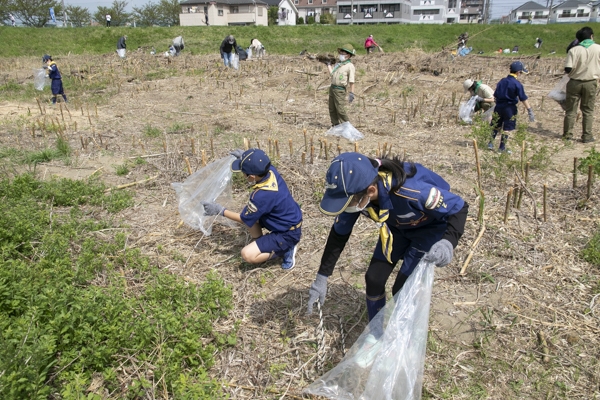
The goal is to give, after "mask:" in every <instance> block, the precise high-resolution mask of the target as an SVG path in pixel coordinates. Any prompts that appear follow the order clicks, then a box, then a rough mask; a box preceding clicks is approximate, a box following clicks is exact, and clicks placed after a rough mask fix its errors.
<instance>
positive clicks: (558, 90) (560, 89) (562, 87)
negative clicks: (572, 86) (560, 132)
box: [548, 74, 569, 110]
mask: <svg viewBox="0 0 600 400" xmlns="http://www.w3.org/2000/svg"><path fill="white" fill-rule="evenodd" d="M567 83H569V75H567V74H565V75H563V77H562V78H561V80H560V81H558V83H557V84H556V86H554V88H553V89H552V90H551V91H550V93H548V97H550V98H551V99H552V100H555V101H556V102H557V103H558V104H560V106H561V107H562V109H563V110H564V109H565V102H566V100H567Z"/></svg>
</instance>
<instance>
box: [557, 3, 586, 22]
mask: <svg viewBox="0 0 600 400" xmlns="http://www.w3.org/2000/svg"><path fill="white" fill-rule="evenodd" d="M591 4H592V3H590V2H588V1H582V0H567V1H565V2H564V3H561V4H558V5H556V6H554V7H552V12H551V13H550V21H549V22H551V23H575V22H589V21H590V17H591V12H592V8H593V6H592V5H591Z"/></svg>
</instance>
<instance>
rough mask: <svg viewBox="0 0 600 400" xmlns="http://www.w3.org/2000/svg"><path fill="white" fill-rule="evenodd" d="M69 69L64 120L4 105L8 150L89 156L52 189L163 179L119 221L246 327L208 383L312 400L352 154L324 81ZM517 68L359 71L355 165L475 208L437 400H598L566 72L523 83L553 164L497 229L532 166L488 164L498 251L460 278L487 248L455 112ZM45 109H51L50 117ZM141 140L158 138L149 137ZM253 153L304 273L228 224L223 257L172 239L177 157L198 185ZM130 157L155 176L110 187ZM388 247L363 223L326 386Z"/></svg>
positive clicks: (586, 234)
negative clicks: (93, 178) (363, 160)
mask: <svg viewBox="0 0 600 400" xmlns="http://www.w3.org/2000/svg"><path fill="white" fill-rule="evenodd" d="M56 61H57V62H58V64H59V67H60V68H61V69H62V71H63V75H64V76H65V77H66V79H65V80H66V82H67V87H68V88H70V89H71V90H70V93H69V91H68V92H67V94H69V95H70V103H69V111H67V109H66V108H65V109H63V110H62V112H61V109H60V108H51V107H50V106H49V105H47V104H46V105H45V114H44V115H42V114H41V113H40V111H39V110H38V106H37V104H36V101H35V99H33V98H31V99H28V100H24V101H3V102H2V103H0V113H1V114H2V117H3V119H2V124H1V126H0V132H1V133H2V135H1V137H0V146H2V147H5V148H6V147H17V148H21V149H42V148H44V147H47V146H48V145H49V144H50V143H52V140H54V137H53V136H52V134H51V133H49V131H48V130H47V129H44V126H47V125H48V124H50V121H52V120H54V121H57V120H58V121H60V124H61V125H62V129H63V130H64V132H65V135H66V137H67V138H68V140H69V142H70V144H71V146H72V148H73V149H77V150H76V152H75V154H74V155H73V156H72V160H71V161H72V162H71V165H70V167H65V166H64V165H63V164H62V163H59V162H53V163H48V164H43V165H39V166H38V167H37V171H38V173H40V174H41V176H46V177H47V176H49V175H52V174H57V175H61V176H68V177H74V178H78V177H84V176H88V175H90V174H92V173H94V172H95V173H97V174H102V176H103V179H104V180H106V181H107V182H108V183H110V184H114V185H120V184H126V183H130V182H135V181H141V180H143V179H146V178H148V177H151V176H155V175H158V178H157V179H155V180H152V181H150V182H148V183H146V184H144V185H142V186H139V187H137V188H136V189H135V190H136V205H135V207H134V208H132V209H129V210H126V211H125V212H123V213H122V215H121V217H122V219H123V221H124V223H126V224H127V225H128V226H129V234H130V236H129V239H128V243H129V244H130V245H135V246H138V247H140V248H141V249H142V250H143V251H144V252H145V253H146V254H149V255H151V256H152V257H153V259H154V261H155V262H156V263H157V264H158V265H160V266H161V267H163V268H165V269H168V270H170V271H172V272H173V273H175V274H180V275H182V276H184V277H186V278H187V279H189V280H190V281H201V280H202V279H203V278H204V276H205V275H206V273H207V272H208V271H210V270H213V269H216V270H218V271H219V273H220V274H221V275H222V276H223V277H224V279H225V280H226V281H227V282H228V283H229V284H230V285H231V286H232V287H233V289H234V293H235V294H234V296H235V308H234V311H233V313H232V314H231V316H230V318H229V319H227V320H223V321H220V322H219V326H217V327H216V328H217V330H219V329H223V330H228V329H229V328H231V327H233V326H234V325H235V324H239V335H238V338H239V340H238V343H237V345H236V346H234V347H232V348H230V349H228V350H227V351H225V352H223V353H220V354H217V355H216V357H217V360H218V362H217V364H216V365H215V367H214V368H213V369H212V371H211V373H212V374H213V375H214V376H215V377H217V378H218V379H219V380H220V381H222V382H223V385H224V388H225V390H226V392H227V393H229V394H230V396H231V397H232V398H236V399H257V398H262V399H275V398H302V394H301V391H302V388H303V387H304V386H306V385H307V384H308V383H310V382H312V381H313V380H314V379H315V378H316V377H317V376H319V375H320V374H319V371H317V370H316V369H315V362H316V355H317V352H316V349H317V342H316V335H315V327H316V325H317V322H318V318H317V317H316V316H311V317H307V316H305V315H304V310H305V307H306V300H307V297H308V287H309V285H310V284H311V282H312V280H313V279H314V275H315V273H316V271H317V268H318V265H319V260H320V256H321V252H322V249H323V247H324V243H325V240H326V237H327V233H328V231H329V229H330V226H331V223H332V221H331V219H330V218H328V217H325V216H323V215H322V214H320V213H319V211H318V207H317V205H318V201H319V199H320V196H321V193H322V184H323V177H324V174H325V170H326V168H327V164H328V160H330V159H331V158H332V157H333V156H334V155H335V154H337V153H338V151H350V150H354V145H353V144H350V143H347V142H345V141H343V140H342V141H338V140H337V139H335V138H330V137H325V136H324V132H325V131H326V130H327V128H328V127H329V116H328V112H327V91H326V90H327V85H328V76H327V73H326V72H325V71H326V67H324V66H323V64H320V63H317V62H315V61H311V60H310V59H305V58H302V57H300V56H298V57H286V56H277V57H273V56H271V57H269V58H267V59H265V60H264V61H249V62H246V63H243V64H242V70H241V71H239V72H236V71H232V70H227V69H224V68H223V67H222V66H221V65H220V60H219V59H218V58H217V57H216V56H198V57H195V56H188V55H185V53H184V55H183V56H181V57H179V58H177V59H175V60H173V61H172V62H167V61H166V60H165V59H163V58H159V57H151V56H148V55H145V54H141V53H135V52H134V53H130V56H129V59H128V60H127V61H125V62H121V61H119V60H117V59H116V56H115V57H113V56H112V55H107V56H103V57H94V56H86V57H85V58H84V57H79V56H77V57H75V56H73V57H67V58H65V59H62V60H56ZM509 63H510V60H509V59H508V58H505V57H502V58H498V59H495V58H482V57H477V56H472V57H468V58H464V59H456V60H453V59H452V58H451V57H450V55H449V54H447V53H440V54H426V53H423V52H421V51H419V50H413V51H410V52H407V53H402V54H385V55H382V54H375V55H371V56H370V57H362V56H359V57H357V59H356V60H355V65H356V68H357V84H356V90H355V92H356V94H357V99H356V101H355V102H354V103H353V104H352V106H351V107H350V114H351V120H352V122H353V124H354V125H355V126H356V127H357V128H358V129H359V130H360V131H361V132H363V133H364V134H365V137H366V138H365V140H363V141H361V142H359V143H358V149H359V151H361V152H364V153H366V154H369V155H372V156H374V155H376V154H378V153H379V154H381V152H382V151H384V149H385V150H386V151H389V150H390V147H391V152H392V153H394V154H400V155H406V156H407V157H408V158H409V159H411V160H414V161H417V162H419V163H422V164H424V165H425V166H427V167H429V168H431V169H433V170H434V171H436V172H438V173H440V174H441V175H442V176H443V177H445V178H446V179H447V180H448V181H449V182H450V183H451V185H452V187H453V191H455V192H456V193H458V194H460V195H461V196H463V197H464V198H465V199H466V200H467V201H468V202H469V204H470V205H471V212H470V218H469V221H468V223H467V230H466V232H465V235H464V237H463V239H462V240H461V242H460V244H459V247H458V248H457V250H456V253H455V259H454V262H453V263H452V264H451V265H450V266H448V267H447V268H444V269H438V270H437V271H436V279H435V283H434V289H433V299H432V310H431V316H430V335H429V342H428V351H427V359H426V362H425V373H426V375H425V380H424V390H423V392H424V397H425V398H435V399H441V398H446V399H450V398H451V399H474V398H482V399H483V398H494V399H497V398H510V399H517V398H536V399H537V398H544V399H553V398H569V399H591V398H600V386H599V385H600V380H599V377H600V366H599V362H598V360H599V359H600V351H599V348H600V339H599V337H600V336H599V334H600V328H599V318H600V310H599V309H598V306H597V304H598V302H600V301H599V299H598V297H597V295H598V294H599V293H600V272H599V270H598V266H593V265H589V264H588V263H586V262H584V261H583V260H582V259H581V258H580V256H579V252H580V250H581V249H582V247H583V246H584V245H585V243H586V241H587V240H588V239H589V238H590V237H591V235H592V233H593V232H595V231H597V230H598V228H599V223H598V221H599V207H598V190H597V189H596V190H595V191H594V192H593V195H592V197H591V198H590V199H588V200H587V201H584V200H585V197H586V196H585V184H586V182H585V177H579V184H578V186H577V187H576V188H574V189H573V187H572V175H571V171H572V160H573V157H581V156H584V153H583V151H584V150H585V149H586V148H587V147H586V145H583V144H581V143H574V144H563V143H562V142H561V141H560V139H559V136H560V133H561V129H562V128H561V127H562V111H561V109H560V107H559V106H558V105H557V104H555V103H553V102H551V101H549V100H548V99H545V100H543V96H545V95H546V94H547V92H548V91H549V90H550V89H551V88H552V86H553V85H554V83H555V82H557V81H558V79H559V78H560V70H561V68H562V67H561V64H562V61H561V60H556V59H540V60H535V59H529V60H527V63H528V64H529V66H530V69H531V71H532V73H531V74H530V75H529V76H526V77H524V79H523V82H524V85H525V89H526V92H527V93H528V95H529V96H530V98H531V100H532V104H533V105H534V110H535V112H536V117H537V119H538V121H540V122H538V123H536V124H532V125H530V127H529V133H530V134H531V138H530V141H529V142H528V143H527V146H530V148H531V152H534V151H535V149H537V148H539V146H542V145H545V146H549V147H555V148H556V149H555V150H556V152H555V153H554V154H553V155H552V157H551V158H549V159H548V160H547V161H548V163H549V165H548V167H547V168H544V169H532V170H530V171H529V176H528V183H527V192H525V193H524V195H523V197H522V201H521V204H520V208H516V207H511V208H510V215H509V217H508V220H507V222H506V223H504V211H505V205H506V193H507V192H508V190H509V188H510V187H512V186H513V185H514V179H513V175H514V172H513V170H512V169H511V167H510V166H509V160H510V159H512V160H513V161H514V160H518V159H519V154H518V153H519V151H518V149H517V150H516V151H515V154H514V155H513V156H511V157H510V158H509V159H508V160H504V159H497V158H494V157H495V156H493V155H491V154H490V153H482V152H481V151H480V152H481V153H482V163H483V165H482V167H483V178H482V179H483V181H482V189H483V191H484V193H485V198H486V202H485V213H484V218H485V223H486V231H485V233H484V235H483V238H482V240H481V242H480V243H479V245H478V246H477V248H476V249H475V250H474V255H473V258H472V260H471V261H470V264H469V266H468V269H467V271H466V274H465V275H460V274H459V270H460V268H461V267H462V265H463V262H464V261H465V259H466V257H467V254H468V253H469V251H470V250H471V244H472V243H473V241H474V240H475V238H476V237H477V235H478V233H479V228H480V226H479V223H478V221H477V209H478V199H477V198H476V195H475V191H474V187H475V186H476V185H477V173H476V168H475V157H474V154H473V147H472V142H471V140H470V139H469V138H468V137H467V136H468V134H469V132H470V127H468V126H463V125H461V124H459V123H458V122H457V121H456V115H457V110H458V104H459V102H460V101H461V100H463V101H464V100H465V96H464V94H463V92H462V85H461V83H462V81H463V80H464V79H466V78H479V79H483V81H484V82H485V83H489V84H491V85H492V86H494V85H495V83H496V82H497V81H498V80H499V79H500V78H502V77H504V76H505V75H506V74H507V68H508V65H509ZM36 67H37V65H36V64H35V62H34V60H30V59H23V58H21V59H10V60H9V59H4V60H1V61H0V69H1V70H2V71H4V72H5V73H6V74H7V78H6V79H8V80H11V79H15V80H16V81H17V82H27V81H31V79H30V78H31V72H30V71H31V69H32V68H36ZM44 95H45V97H44V96H42V97H41V100H47V96H48V93H47V92H45V93H44ZM43 107H44V106H42V111H41V112H42V113H43V112H44V109H43ZM32 126H34V130H33V132H32V129H31V128H32ZM148 126H150V127H154V128H157V129H159V130H160V135H159V136H158V137H154V138H153V137H149V136H148V135H147V134H145V133H144V132H145V127H148ZM174 127H176V128H177V129H174ZM244 138H247V139H248V140H249V141H250V143H251V144H252V145H253V146H255V145H257V143H258V144H260V146H261V147H262V148H263V149H266V150H267V151H270V153H271V154H272V155H273V158H274V162H275V163H276V165H277V167H278V168H279V170H280V172H281V173H282V175H283V176H284V177H285V178H286V180H287V182H288V185H289V186H290V189H291V190H292V192H293V195H294V197H295V198H296V200H297V201H298V202H299V203H300V204H301V206H302V210H303V212H304V225H303V239H302V241H301V243H300V247H299V253H298V263H297V266H296V268H295V269H294V270H293V271H291V272H283V271H282V270H281V269H280V267H279V263H278V262H277V261H273V262H269V263H266V264H265V265H260V266H258V267H257V266H251V265H247V264H244V263H243V262H242V261H241V258H240V255H239V250H240V249H241V247H242V246H243V245H244V244H246V243H248V242H249V240H250V238H249V236H248V235H247V234H246V233H245V230H244V229H242V228H240V227H229V226H225V225H220V224H217V225H215V227H214V228H213V235H212V236H210V237H204V236H203V235H202V234H201V233H199V232H195V231H192V230H190V229H188V228H186V227H178V226H179V216H178V211H177V204H176V199H175V196H174V192H173V191H172V190H171V188H170V186H169V185H170V183H171V182H176V181H182V180H183V179H185V177H186V176H187V174H188V172H187V166H186V162H185V158H184V157H187V158H188V160H189V161H190V166H191V168H192V169H196V168H198V167H200V166H201V165H202V163H203V161H210V160H212V159H214V158H219V157H222V156H225V155H226V154H227V152H228V151H229V150H231V149H234V148H239V147H242V146H243V143H244ZM275 141H277V147H276V145H275ZM290 141H291V143H292V150H291V152H290V145H289V144H290ZM192 143H193V145H192ZM269 144H270V145H269ZM311 144H312V146H313V148H314V153H313V156H312V162H311ZM269 148H271V150H269ZM276 148H278V149H279V156H277V150H276ZM325 149H327V150H325ZM136 156H147V157H145V158H144V159H145V160H146V161H147V164H143V165H138V166H136V167H133V168H130V170H131V172H130V173H129V174H128V175H126V176H117V175H116V173H114V170H113V169H112V168H109V166H111V165H115V164H123V162H124V161H126V160H133V159H135V157H136ZM303 158H304V159H305V161H306V162H303V161H302V160H303ZM102 167H104V168H102ZM2 168H3V172H4V173H5V174H12V173H14V172H15V169H14V168H13V167H12V166H10V167H9V166H7V165H6V164H5V165H4V166H3V167H2ZM100 168H102V169H100ZM499 170H502V171H503V172H502V171H501V172H502V174H499V172H498V171H499ZM544 184H546V185H547V187H548V213H547V218H546V221H544V220H543V216H542V214H541V210H542V191H543V185H544ZM246 196H247V194H246V191H245V188H244V187H243V186H241V185H235V186H234V202H235V204H233V205H230V208H234V209H235V208H236V207H237V208H238V209H241V207H242V205H243V203H244V202H245V200H246ZM534 210H537V217H534ZM376 240H377V232H376V228H375V227H374V226H373V224H372V223H370V222H369V221H367V220H366V219H361V220H360V222H359V223H358V224H357V226H356V227H355V230H354V234H353V236H352V238H351V240H350V243H349V244H348V246H347V247H346V250H345V252H344V253H343V255H342V257H341V259H340V261H339V263H338V266H337V268H336V270H335V273H334V275H333V276H332V277H331V279H330V280H329V281H330V286H329V293H328V296H327V300H326V303H325V306H324V310H323V311H324V323H325V324H324V326H325V344H326V346H325V368H326V369H329V368H331V367H332V366H333V365H335V364H336V363H337V362H338V361H339V360H340V359H341V358H342V357H343V352H342V343H341V341H342V332H344V336H345V342H346V346H347V347H348V348H349V347H350V346H351V345H352V343H353V342H354V340H355V339H356V338H357V336H358V335H359V334H360V332H361V331H362V329H363V327H364V325H365V323H366V315H365V309H364V304H363V303H364V300H363V299H364V278H363V274H364V272H365V270H366V266H367V264H368V260H369V258H370V255H371V251H372V248H373V246H374V244H375V242H376ZM594 300H595V301H594ZM155 396H156V398H161V394H159V393H156V394H155Z"/></svg>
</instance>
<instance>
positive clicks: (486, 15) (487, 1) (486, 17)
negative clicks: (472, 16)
mask: <svg viewBox="0 0 600 400" xmlns="http://www.w3.org/2000/svg"><path fill="white" fill-rule="evenodd" d="M490 3H491V0H484V1H483V10H482V11H483V23H484V24H487V23H489V19H490V18H489V17H490Z"/></svg>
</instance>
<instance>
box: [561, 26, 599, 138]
mask: <svg viewBox="0 0 600 400" xmlns="http://www.w3.org/2000/svg"><path fill="white" fill-rule="evenodd" d="M577 34H578V35H580V36H578V39H580V43H579V44H578V45H577V46H574V47H572V48H571V49H570V50H569V52H568V53H567V61H566V63H565V72H566V73H567V74H569V78H570V80H569V82H568V83H567V98H566V100H565V119H564V124H563V136H562V137H563V139H566V140H572V139H573V126H574V125H575V119H576V117H577V105H579V108H580V110H581V113H582V115H583V118H582V124H583V132H582V135H581V141H582V142H583V143H590V142H593V141H594V135H593V132H592V127H593V124H594V102H595V100H596V88H597V87H598V78H600V45H598V44H596V43H594V31H593V30H592V28H590V27H587V26H586V27H584V28H581V30H579V32H577Z"/></svg>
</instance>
